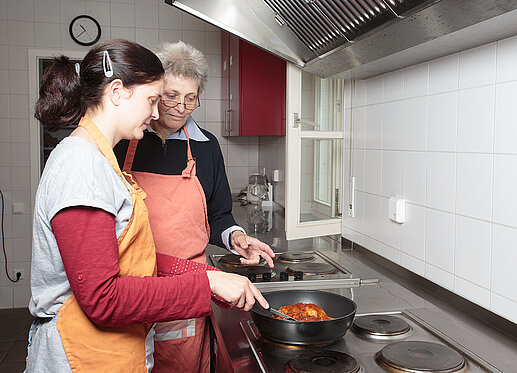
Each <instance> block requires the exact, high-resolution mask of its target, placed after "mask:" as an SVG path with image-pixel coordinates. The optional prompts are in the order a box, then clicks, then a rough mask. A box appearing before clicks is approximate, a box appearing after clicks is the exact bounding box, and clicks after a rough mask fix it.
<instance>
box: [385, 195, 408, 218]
mask: <svg viewBox="0 0 517 373" xmlns="http://www.w3.org/2000/svg"><path fill="white" fill-rule="evenodd" d="M388 212H389V218H390V219H391V220H393V221H394V222H396V223H399V224H402V223H405V222H406V200H405V199H402V198H397V197H391V198H390V199H389V208H388Z"/></svg>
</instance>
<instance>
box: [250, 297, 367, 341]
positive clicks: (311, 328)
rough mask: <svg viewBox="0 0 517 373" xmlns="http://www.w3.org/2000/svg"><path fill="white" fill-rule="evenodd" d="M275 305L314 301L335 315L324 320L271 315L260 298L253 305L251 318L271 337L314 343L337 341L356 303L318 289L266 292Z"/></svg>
mask: <svg viewBox="0 0 517 373" xmlns="http://www.w3.org/2000/svg"><path fill="white" fill-rule="evenodd" d="M263 295H264V298H266V300H267V301H268V303H269V305H270V306H271V307H273V308H276V309H279V308H280V307H282V306H285V305H288V304H295V303H313V304H315V305H317V306H320V307H321V308H323V310H324V311H325V312H326V313H327V315H329V316H330V317H332V318H333V319H332V320H325V321H290V320H283V319H276V318H273V317H271V313H270V312H269V311H268V310H266V309H264V308H262V306H261V305H260V304H258V302H256V303H255V305H254V306H253V308H252V309H251V318H252V319H253V322H254V323H255V325H256V326H257V328H258V329H259V330H260V333H261V334H262V335H263V336H264V337H265V338H268V339H271V340H273V341H276V342H280V343H286V344H295V345H314V344H324V343H329V342H333V341H336V340H338V339H340V338H341V337H342V336H343V335H345V333H346V331H347V330H348V328H349V327H350V325H351V324H352V321H353V320H354V316H355V311H356V309H357V306H356V304H355V303H354V301H352V300H351V299H348V298H346V297H343V296H341V295H338V294H333V293H327V292H324V291H318V290H282V291H275V292H271V293H264V294H263Z"/></svg>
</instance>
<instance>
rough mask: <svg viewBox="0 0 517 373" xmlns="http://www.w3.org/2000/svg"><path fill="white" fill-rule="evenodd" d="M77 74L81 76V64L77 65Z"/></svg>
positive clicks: (77, 63)
mask: <svg viewBox="0 0 517 373" xmlns="http://www.w3.org/2000/svg"><path fill="white" fill-rule="evenodd" d="M75 72H76V73H77V75H79V76H81V74H80V72H81V65H79V62H76V63H75Z"/></svg>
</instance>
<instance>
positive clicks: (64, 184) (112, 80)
mask: <svg viewBox="0 0 517 373" xmlns="http://www.w3.org/2000/svg"><path fill="white" fill-rule="evenodd" d="M163 73H164V71H163V68H162V65H161V63H160V60H159V59H158V58H157V57H156V55H154V54H153V53H152V52H151V51H149V50H148V49H146V48H144V47H142V46H140V45H138V44H136V43H133V42H129V41H125V40H111V41H107V42H104V43H101V44H98V45H97V46H95V47H94V48H92V49H91V50H90V51H89V53H88V54H87V55H86V56H85V58H84V59H83V61H82V62H81V64H80V65H79V64H76V65H75V66H74V65H73V64H72V63H71V62H70V61H69V59H68V58H66V57H64V56H61V57H59V58H56V59H55V60H54V61H53V63H52V64H51V66H49V67H48V69H47V70H46V72H45V75H44V77H43V82H42V85H41V88H40V99H39V100H38V102H37V103H36V108H35V116H36V118H37V119H38V120H39V121H40V122H41V123H42V124H43V125H44V126H46V127H47V128H49V129H59V128H61V127H63V126H69V125H73V124H77V123H78V124H79V126H78V128H77V129H76V130H74V131H73V132H72V134H71V135H70V136H69V137H67V138H65V139H64V140H63V141H61V143H60V144H59V145H58V146H57V147H56V148H55V149H54V151H53V152H52V153H51V155H50V157H49V159H48V161H47V164H46V167H45V170H44V172H43V175H42V177H41V181H40V185H39V187H38V191H37V194H36V205H35V211H34V223H33V257H32V269H31V291H32V298H31V301H30V305H29V308H30V311H31V313H32V314H33V315H34V316H35V322H34V323H33V325H32V327H31V331H30V335H29V347H28V356H27V368H26V371H27V372H60V373H61V372H71V371H74V372H96V373H97V372H149V371H150V370H151V369H152V366H153V360H152V352H153V335H154V330H153V329H150V324H149V323H152V322H157V321H169V320H176V319H186V318H189V317H200V316H207V315H209V313H210V299H211V294H212V293H213V294H216V295H218V296H220V297H222V298H223V299H224V300H226V301H227V302H228V303H230V305H232V306H236V307H240V308H243V309H245V310H249V309H250V308H251V306H252V305H253V303H254V301H255V298H256V299H257V300H258V301H259V302H260V303H261V304H262V305H263V306H267V302H266V301H265V299H264V298H263V297H262V295H261V294H260V292H259V291H258V290H257V289H256V288H255V287H254V286H253V284H251V283H250V282H249V281H247V279H245V278H244V277H242V276H237V275H229V274H226V273H222V272H216V271H207V270H206V269H207V268H204V267H203V268H201V267H200V266H199V265H197V264H196V265H191V263H188V262H186V261H183V262H181V263H179V264H181V266H182V267H181V269H177V270H175V271H174V272H175V273H183V272H186V273H183V274H181V275H179V276H174V277H160V278H157V277H155V276H156V271H157V270H156V253H155V246H154V241H153V237H152V235H151V230H150V226H149V221H148V214H147V209H146V207H145V203H144V198H145V193H144V192H143V191H142V190H141V189H140V188H139V187H138V185H137V184H136V183H135V182H134V181H133V179H132V178H131V177H130V176H129V175H127V174H125V173H123V172H121V170H120V168H119V167H118V165H117V161H116V159H115V156H114V154H113V150H112V149H113V146H115V144H117V142H118V141H120V140H121V139H140V138H142V136H143V130H144V129H145V128H146V126H147V125H148V124H149V123H150V121H151V120H156V119H158V117H159V114H158V109H157V105H158V102H159V100H160V98H161V95H162V90H163V80H162V78H163ZM169 259H170V263H169V264H168V267H171V268H179V266H178V262H177V261H174V258H172V257H169ZM169 259H167V260H169ZM165 260H166V259H164V260H163V261H165ZM164 265H165V264H164ZM163 268H166V267H163ZM189 268H192V270H189ZM158 269H160V268H158Z"/></svg>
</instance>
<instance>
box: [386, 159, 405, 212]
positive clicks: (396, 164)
mask: <svg viewBox="0 0 517 373" xmlns="http://www.w3.org/2000/svg"><path fill="white" fill-rule="evenodd" d="M402 154H403V153H402V152H399V151H387V150H384V151H383V152H382V195H383V196H385V197H388V198H389V197H395V196H397V197H400V196H401V195H402ZM386 216H388V215H387V214H386Z"/></svg>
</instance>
